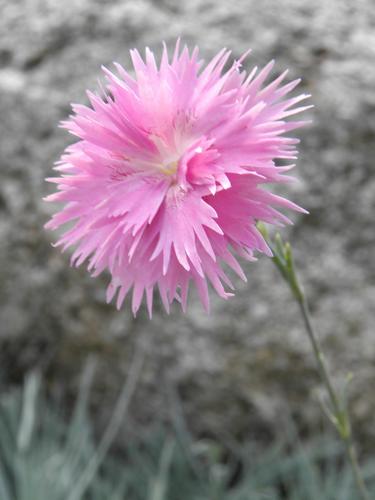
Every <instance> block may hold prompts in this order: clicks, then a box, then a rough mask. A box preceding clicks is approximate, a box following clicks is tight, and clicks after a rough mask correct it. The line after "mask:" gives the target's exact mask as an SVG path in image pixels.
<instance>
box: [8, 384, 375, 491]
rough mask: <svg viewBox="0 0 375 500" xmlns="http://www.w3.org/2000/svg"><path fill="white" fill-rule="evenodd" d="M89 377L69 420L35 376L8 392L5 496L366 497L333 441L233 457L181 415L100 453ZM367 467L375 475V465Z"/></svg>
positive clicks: (250, 449)
mask: <svg viewBox="0 0 375 500" xmlns="http://www.w3.org/2000/svg"><path fill="white" fill-rule="evenodd" d="M89 379H90V376H86V377H85V378H84V379H83V383H82V387H81V390H80V394H79V397H78V400H77V404H76V407H75V410H74V413H73V416H72V418H71V420H70V422H69V423H68V424H65V423H64V422H63V420H62V419H61V418H60V417H58V416H57V413H56V412H54V411H53V410H52V409H51V408H50V407H49V406H48V405H46V403H45V402H44V401H43V398H42V397H41V396H40V378H39V377H38V376H37V375H35V374H32V375H30V376H29V377H28V379H27V381H26V383H25V387H24V389H23V391H22V392H19V391H14V392H12V393H10V394H7V395H4V396H2V397H1V400H0V499H1V500H84V499H89V500H125V499H126V500H224V499H225V500H281V499H288V500H356V499H357V497H356V494H355V492H354V491H353V489H352V480H351V475H350V471H349V470H348V469H347V468H346V467H343V466H342V465H341V466H340V465H339V460H338V457H339V456H340V455H341V453H340V449H338V447H337V446H338V445H337V444H334V443H335V441H334V440H330V439H329V440H327V439H325V440H321V441H320V442H318V443H317V442H315V443H314V444H313V445H309V446H307V445H305V446H303V447H302V446H301V445H300V444H296V443H294V445H292V444H293V443H291V440H290V439H289V440H288V443H284V444H278V445H276V446H274V447H272V448H270V449H268V450H266V451H264V450H263V449H260V448H259V447H256V446H255V445H253V446H251V445H247V446H243V447H242V449H240V450H238V451H235V452H233V453H232V454H231V457H230V458H228V457H225V459H224V454H223V450H222V448H221V446H220V445H219V444H218V443H216V442H213V441H209V440H201V441H193V440H192V439H191V437H190V436H189V435H188V433H187V432H185V431H184V430H183V429H184V427H183V425H179V424H178V422H177V424H176V426H175V430H174V431H173V432H171V431H169V432H167V431H165V430H163V427H162V426H159V427H158V428H155V430H154V431H153V432H149V433H148V434H147V435H144V436H143V437H142V438H139V439H138V440H133V441H132V442H129V443H128V445H127V447H126V449H124V450H123V451H122V453H121V455H114V454H111V453H109V454H102V455H100V456H99V455H98V445H97V444H95V440H94V438H93V435H92V430H91V429H92V426H91V423H90V420H89V418H88V414H87V400H88V395H89V386H90V383H89V382H90V381H89ZM180 423H181V422H180ZM123 425H124V428H126V420H125V422H124V424H123ZM96 457H97V458H98V460H97V461H96V465H97V466H96V467H93V466H92V464H93V459H94V462H95V458H96ZM365 470H366V471H367V475H371V472H372V473H373V472H375V464H371V463H368V464H367V465H366V467H365ZM82 478H85V480H82ZM373 495H374V498H375V490H373Z"/></svg>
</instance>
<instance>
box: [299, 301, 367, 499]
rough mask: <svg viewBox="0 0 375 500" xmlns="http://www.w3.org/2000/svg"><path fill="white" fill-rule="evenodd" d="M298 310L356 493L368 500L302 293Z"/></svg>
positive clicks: (346, 420)
mask: <svg viewBox="0 0 375 500" xmlns="http://www.w3.org/2000/svg"><path fill="white" fill-rule="evenodd" d="M297 302H298V305H299V308H300V310H301V314H302V317H303V321H304V323H305V328H306V332H307V334H308V337H309V339H310V342H311V345H312V348H313V351H314V355H315V359H316V362H317V364H318V371H319V374H320V376H321V378H322V380H323V383H324V384H325V386H326V388H327V391H328V394H329V399H330V401H331V405H332V408H333V416H334V418H335V422H334V423H335V426H336V428H337V430H338V433H339V436H340V438H341V439H342V441H343V442H344V445H345V451H346V455H347V457H348V460H349V463H350V466H351V469H352V472H353V476H354V480H355V483H356V486H357V489H358V492H359V494H360V497H361V498H362V500H370V496H369V493H368V491H367V489H366V485H365V482H364V480H363V477H362V471H361V469H360V466H359V462H358V457H357V453H356V451H355V447H354V443H353V438H352V432H351V426H350V421H349V415H348V412H347V410H346V408H345V407H343V406H342V404H341V403H340V399H339V397H338V395H337V393H336V391H335V389H334V386H333V384H332V381H331V377H330V375H329V372H328V369H327V366H326V362H325V358H324V355H323V352H322V349H321V346H320V342H319V339H318V337H317V335H316V333H315V331H314V328H313V325H312V322H311V316H310V312H309V308H308V305H307V301H306V298H305V296H304V295H303V293H301V299H300V300H298V301H297Z"/></svg>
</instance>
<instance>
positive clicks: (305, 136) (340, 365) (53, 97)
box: [0, 0, 375, 446]
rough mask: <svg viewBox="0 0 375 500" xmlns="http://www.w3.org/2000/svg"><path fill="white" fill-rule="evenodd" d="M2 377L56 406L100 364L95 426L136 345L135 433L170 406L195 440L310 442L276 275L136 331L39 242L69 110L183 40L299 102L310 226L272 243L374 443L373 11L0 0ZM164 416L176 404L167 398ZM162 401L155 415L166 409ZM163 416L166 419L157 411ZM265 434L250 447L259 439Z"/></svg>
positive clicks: (272, 0)
mask: <svg viewBox="0 0 375 500" xmlns="http://www.w3.org/2000/svg"><path fill="white" fill-rule="evenodd" d="M0 11H1V13H2V15H1V19H0V90H1V94H0V116H1V122H0V163H1V165H0V168H1V170H0V172H1V184H0V211H1V214H2V216H1V219H0V298H1V303H0V342H1V347H0V367H1V368H0V370H1V375H2V377H1V381H2V384H3V385H6V384H9V383H19V382H20V380H21V379H22V377H23V374H24V373H25V372H26V371H27V370H28V369H30V368H32V367H34V366H41V367H42V368H43V369H44V370H45V372H46V376H47V377H48V380H49V381H50V387H51V390H52V391H55V392H57V393H60V392H61V391H62V392H63V393H64V394H68V393H69V392H72V391H73V392H74V391H75V389H76V380H77V374H78V373H79V372H80V371H81V369H82V365H83V363H84V360H85V358H86V357H87V355H88V354H90V353H91V354H92V353H96V354H97V355H98V356H99V359H100V364H99V366H100V368H99V372H100V373H99V374H98V377H97V384H96V388H95V394H94V403H93V404H94V405H95V407H96V409H97V410H98V412H97V415H98V422H104V421H105V419H106V417H107V415H108V408H109V407H110V406H111V404H112V402H113V398H114V397H115V394H116V393H117V392H118V390H119V387H120V385H121V383H122V382H121V381H122V377H123V376H124V373H125V371H126V366H127V364H128V360H129V356H130V353H131V349H132V345H133V344H134V339H135V338H136V337H137V336H138V335H139V334H142V335H144V336H145V338H146V339H147V343H148V345H149V351H150V353H149V357H148V362H147V366H146V369H145V372H144V377H143V378H144V379H143V381H142V384H141V387H140V391H139V395H138V397H137V399H136V409H135V410H134V415H133V418H134V422H135V423H138V424H140V425H144V424H145V423H147V422H149V421H150V420H152V419H154V418H155V415H157V414H160V415H161V416H163V415H164V416H165V415H166V414H167V413H168V408H169V406H168V405H170V404H171V403H170V401H171V398H170V397H169V396H168V395H169V394H176V392H177V393H178V394H179V398H180V400H181V401H180V402H181V405H182V409H183V412H184V413H185V414H186V417H187V421H188V425H189V426H190V427H191V428H192V429H193V430H194V431H195V432H197V433H214V434H220V435H225V434H226V433H228V434H231V435H233V434H234V435H236V436H243V435H248V434H252V433H255V432H259V433H261V435H264V436H267V435H272V434H273V433H275V432H277V431H278V430H280V425H281V424H280V415H287V414H289V413H291V414H293V415H295V416H296V418H297V419H298V420H299V422H301V425H302V426H306V427H310V426H316V425H317V424H318V423H319V422H320V421H321V420H320V418H321V417H320V413H319V408H318V407H317V405H316V401H315V400H314V399H313V398H312V393H313V391H314V390H315V388H316V386H317V385H318V378H317V376H316V374H315V371H314V362H313V359H312V357H311V353H310V348H309V345H308V341H307V338H306V336H305V334H304V332H303V329H302V323H301V320H300V318H299V317H298V312H297V308H296V306H295V305H294V304H293V302H292V299H291V297H290V295H289V293H288V291H287V289H286V287H285V285H284V284H283V283H282V282H281V280H280V279H279V278H278V276H277V274H276V271H275V269H274V268H273V265H272V263H271V262H270V261H269V260H268V259H267V258H265V257H261V259H260V261H259V262H258V263H254V264H251V265H246V266H245V268H246V272H247V275H248V278H249V280H248V283H247V284H243V283H236V284H237V285H238V292H237V294H236V297H235V298H233V299H232V300H230V301H228V302H223V301H221V300H220V299H218V298H216V297H215V296H214V294H212V313H211V315H210V316H208V317H207V316H205V314H204V313H203V312H202V310H201V307H200V306H199V304H198V301H197V299H196V297H195V296H192V297H191V300H190V310H189V313H188V314H187V315H186V316H183V315H182V314H181V313H180V311H179V309H178V307H174V308H173V309H172V313H171V315H170V316H169V317H167V316H166V315H165V313H164V312H162V310H161V307H160V305H159V306H157V308H156V314H155V318H154V319H153V321H152V322H150V321H148V319H147V318H146V316H145V315H144V312H142V313H141V314H140V316H139V317H138V318H137V319H133V318H132V317H131V314H130V312H129V306H128V305H126V306H125V307H124V309H123V310H122V311H121V312H117V311H116V310H115V308H114V307H113V306H112V305H106V304H105V285H106V282H107V280H108V277H103V278H101V279H96V280H91V279H90V277H89V276H88V275H87V273H86V271H85V270H84V269H79V270H77V269H71V268H69V256H68V255H60V253H59V252H58V251H57V250H55V249H54V248H52V247H51V245H50V243H51V241H53V239H54V236H53V235H51V234H47V233H46V232H45V231H44V230H43V224H44V223H45V222H46V221H47V219H48V218H49V216H50V215H51V213H52V211H53V207H52V206H49V205H47V204H45V203H44V202H43V201H42V197H43V196H44V195H46V194H47V193H48V192H50V190H51V188H50V187H49V186H47V184H46V183H45V182H44V178H45V177H46V176H49V175H50V174H51V168H52V165H53V162H54V161H55V160H57V159H58V157H59V155H60V154H61V152H62V151H63V149H64V147H65V146H66V145H67V144H68V143H69V142H71V140H72V139H71V138H69V137H68V135H67V134H66V133H65V132H63V131H61V130H59V129H58V128H57V124H58V122H59V120H61V119H63V118H65V117H66V116H67V114H68V113H69V103H70V102H71V101H74V102H85V101H86V97H85V92H84V91H85V89H86V88H93V87H95V86H96V82H97V78H98V76H99V75H100V65H101V64H105V65H110V64H111V62H112V61H119V62H120V63H122V64H123V65H124V66H126V67H128V68H129V67H130V61H129V55H128V50H129V49H130V48H132V47H134V46H136V47H138V48H140V49H142V48H143V47H144V46H145V45H149V46H151V47H152V48H154V49H155V50H156V52H158V53H160V42H161V40H162V39H164V40H165V41H166V42H167V43H173V42H174V40H175V39H176V37H178V36H180V35H181V36H182V38H183V39H184V40H186V41H187V42H188V43H189V44H195V43H196V44H198V45H199V46H200V47H201V51H202V53H203V55H204V56H205V57H206V58H209V57H210V56H212V55H213V54H214V53H215V52H216V51H217V50H218V49H220V48H221V47H222V46H226V47H229V48H231V49H232V50H233V56H234V57H238V56H239V55H240V54H241V53H242V52H243V51H244V50H246V49H247V48H248V47H249V46H250V47H252V49H253V54H252V56H251V58H250V59H249V61H248V63H247V64H248V65H249V67H250V66H251V65H253V64H259V65H264V64H265V63H267V62H268V61H269V60H270V59H271V58H275V59H276V63H277V64H276V69H275V72H281V71H282V70H283V69H285V67H288V68H290V78H291V79H292V78H294V77H296V76H302V77H303V83H302V87H301V88H302V89H303V90H305V91H309V92H311V93H312V95H313V97H312V100H313V102H314V104H315V109H314V110H313V111H312V112H311V113H310V115H311V116H312V118H313V125H312V126H309V127H308V128H305V129H304V130H303V131H302V132H300V133H299V137H300V138H301V147H300V151H301V155H300V160H299V162H298V168H297V170H296V173H297V174H298V176H299V178H300V179H301V183H300V184H299V185H298V186H297V185H296V186H294V187H288V188H285V189H283V191H282V192H283V193H285V194H288V196H291V197H292V198H293V199H294V200H295V201H296V202H297V203H300V204H301V205H303V206H304V207H306V208H307V209H308V210H309V211H310V212H311V213H310V215H309V216H296V215H295V216H294V217H293V218H294V220H295V225H294V226H293V227H292V228H288V229H285V231H284V235H285V236H287V237H289V238H290V240H291V241H292V243H293V247H294V248H295V254H296V261H297V264H298V267H299V268H300V269H301V275H302V276H303V281H304V283H305V288H306V290H307V292H308V295H309V297H310V301H311V307H312V311H313V314H314V318H315V323H316V326H317V328H318V330H319V331H320V332H321V336H322V339H323V343H324V346H325V348H326V351H327V353H328V360H329V363H330V366H331V368H332V371H334V372H335V373H336V374H337V380H338V381H339V380H342V378H343V377H344V376H345V374H346V372H347V371H349V370H350V371H353V372H354V373H355V374H356V379H355V382H354V383H353V384H352V386H351V390H350V393H351V397H352V400H353V407H352V413H353V415H354V418H355V420H356V422H357V424H358V426H357V428H358V434H359V437H361V438H362V439H363V441H362V442H363V443H364V437H366V439H367V441H366V443H367V445H368V446H370V444H369V443H373V440H374V427H373V425H372V415H373V413H374V410H375V397H374V394H373V391H372V390H371V387H372V386H373V379H374V360H375V342H374V339H373V336H374V310H375V267H374V263H373V249H374V243H375V231H374V223H373V212H374V209H375V177H374V173H373V172H374V165H373V162H374V157H375V141H374V132H375V91H374V81H375V37H374V30H373V27H374V23H375V10H374V8H373V2H372V1H371V0H362V1H357V2H349V1H342V0H332V1H330V2H327V1H325V0H316V1H315V2H310V1H307V0H303V1H301V0H285V1H283V2H280V1H278V0H265V1H263V2H257V1H255V0H254V1H245V0H238V1H237V2H225V1H220V2H218V1H207V0H191V1H190V2H173V1H172V0H159V1H156V0H155V1H153V2H152V1H150V0H149V1H146V0H141V1H138V2H134V1H124V0H121V1H120V0H118V1H115V0H108V1H106V2H102V1H95V0H70V1H69V2H60V1H58V0H44V1H43V2H40V1H37V0H28V1H25V0H23V1H19V2H9V1H8V0H2V1H0ZM172 400H173V401H175V398H174V399H173V398H172ZM166 402H169V403H168V404H166ZM166 409H167V410H166ZM262 433H263V434H262Z"/></svg>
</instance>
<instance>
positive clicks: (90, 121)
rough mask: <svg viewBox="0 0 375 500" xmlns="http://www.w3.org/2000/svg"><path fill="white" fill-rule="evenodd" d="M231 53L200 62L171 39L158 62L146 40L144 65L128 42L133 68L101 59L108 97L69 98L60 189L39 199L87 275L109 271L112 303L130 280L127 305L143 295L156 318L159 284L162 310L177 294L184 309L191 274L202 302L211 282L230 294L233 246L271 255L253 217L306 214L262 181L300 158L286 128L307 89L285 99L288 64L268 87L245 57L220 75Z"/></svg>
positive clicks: (275, 219)
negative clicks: (58, 206)
mask: <svg viewBox="0 0 375 500" xmlns="http://www.w3.org/2000/svg"><path fill="white" fill-rule="evenodd" d="M229 55H230V52H229V51H227V50H225V49H223V50H222V51H221V52H219V53H218V54H217V55H216V56H215V57H214V58H213V59H212V61H211V62H210V63H209V64H208V65H207V66H206V67H204V68H202V62H201V61H200V60H199V59H198V49H197V48H195V49H194V50H193V52H192V53H191V54H190V53H189V51H188V49H187V48H186V47H185V48H184V49H183V50H182V51H180V49H179V43H178V42H177V45H176V48H175V51H174V55H173V58H172V61H169V59H168V53H167V49H166V47H165V46H164V50H163V55H162V59H161V63H160V66H159V67H158V66H157V64H156V62H155V59H154V56H153V53H152V52H151V51H150V50H149V49H146V56H145V62H144V61H143V60H142V58H141V57H140V55H139V53H138V52H137V51H136V50H133V51H131V57H132V61H133V65H134V68H135V77H134V78H133V77H131V76H130V75H129V74H128V73H127V72H126V71H125V70H124V68H122V67H121V66H120V65H119V64H115V66H116V69H117V72H118V75H119V76H116V75H115V74H113V73H111V72H110V71H109V70H108V69H106V68H103V71H104V73H105V75H106V78H107V84H106V90H104V95H103V96H102V97H100V96H98V95H95V94H93V93H91V92H88V93H87V94H88V97H89V99H90V103H91V107H87V106H83V105H78V104H75V105H73V111H74V113H75V114H74V115H72V116H71V117H70V119H69V120H68V121H66V122H63V123H62V126H63V127H64V128H67V129H68V130H69V131H70V132H71V133H72V134H73V135H75V136H77V137H78V138H79V140H78V142H76V143H75V144H73V145H71V146H69V147H68V148H67V149H66V151H65V153H64V154H63V156H62V159H61V161H59V162H58V163H57V167H56V170H58V171H59V172H61V176H60V177H57V178H50V179H47V180H49V181H50V182H54V183H56V184H57V187H58V192H57V193H55V194H52V195H51V196H48V197H47V198H46V199H47V200H48V201H53V202H55V201H58V202H63V203H64V204H65V205H64V207H63V208H62V210H61V211H59V212H58V213H56V214H55V215H54V216H53V217H52V219H51V220H50V221H49V222H48V224H47V225H46V227H47V228H49V229H56V228H58V227H59V226H60V225H62V224H65V223H67V222H71V221H74V224H73V225H72V224H70V228H69V229H67V230H66V232H65V233H64V234H63V236H61V238H60V239H59V240H58V242H57V245H59V246H62V248H63V250H65V249H66V248H68V247H70V246H72V245H75V246H76V249H75V251H74V253H73V255H72V259H71V261H72V264H74V265H76V266H78V265H80V264H82V263H83V262H84V261H85V260H87V259H89V265H88V269H89V271H91V272H92V273H93V275H94V276H97V275H99V274H100V273H101V272H102V271H104V270H105V269H108V270H109V271H110V273H111V276H112V280H111V283H110V285H109V287H108V291H107V300H108V301H110V300H111V299H112V298H113V297H114V295H115V294H116V293H117V292H118V295H117V307H118V308H119V307H120V306H121V305H122V303H123V301H124V298H125V296H126V295H127V293H128V292H129V291H130V290H131V289H132V295H133V297H132V310H133V313H134V314H135V313H136V312H137V310H138V308H139V306H140V304H141V302H142V298H143V295H144V294H145V296H146V302H147V306H148V311H149V314H150V316H151V314H152V300H153V290H154V287H155V286H158V288H159V292H160V295H161V299H162V301H163V304H164V306H165V308H166V310H167V311H169V306H170V303H171V302H172V301H173V299H177V300H178V301H179V302H180V303H181V305H182V308H183V310H184V311H185V309H186V302H187V295H188V288H189V283H190V282H193V283H194V284H195V286H196V289H197V291H198V294H199V296H200V299H201V301H202V303H203V305H204V307H205V309H206V310H208V308H209V295H208V288H207V281H209V282H210V283H211V285H212V286H213V288H214V289H215V290H216V292H217V293H218V294H219V295H220V296H221V297H223V298H224V299H226V298H228V297H229V296H231V295H232V293H228V292H227V291H226V290H225V288H224V285H226V286H227V287H228V288H229V289H232V290H233V286H232V284H231V281H230V279H229V277H228V276H227V274H226V272H225V271H224V270H223V268H222V265H223V264H226V265H227V266H229V267H230V268H232V269H233V270H234V271H235V272H236V273H237V274H238V275H239V276H240V277H241V278H242V279H244V280H246V278H245V275H244V273H243V271H242V269H241V267H240V265H239V263H238V262H237V260H236V258H235V256H234V255H233V254H237V255H239V256H241V257H243V258H245V259H247V260H254V251H258V252H263V253H265V254H267V255H271V252H270V249H269V248H268V246H267V244H266V242H265V241H264V239H263V238H262V236H261V234H260V233H259V231H258V230H257V228H256V225H255V224H256V221H257V220H260V221H264V222H266V223H271V224H276V225H280V224H283V223H290V220H289V219H288V218H287V217H286V216H285V215H283V214H281V213H280V212H279V211H278V210H277V209H276V208H275V207H283V208H288V209H293V210H297V211H301V212H303V211H304V210H303V209H301V208H300V207H298V206H297V205H295V204H294V203H292V202H291V201H288V200H286V199H284V198H282V197H280V196H276V195H275V194H272V193H270V192H269V191H268V190H265V189H263V188H264V186H268V184H270V183H283V182H287V181H289V180H290V179H291V178H290V177H288V176H286V175H284V172H285V171H287V170H289V169H290V168H291V167H292V165H288V166H276V165H275V161H274V160H277V159H283V160H285V159H286V160H292V159H294V158H296V150H295V145H296V144H297V143H298V140H297V139H293V138H289V137H285V136H284V133H286V132H289V131H290V130H293V129H295V128H297V127H300V126H301V125H302V124H303V123H305V122H301V121H289V122H287V121H285V118H286V117H288V116H291V115H294V114H296V113H298V112H300V111H302V110H304V109H306V108H308V107H309V106H305V107H294V106H295V105H296V104H297V103H299V102H300V101H302V100H304V99H306V97H309V96H307V95H304V94H302V95H299V96H297V97H293V98H289V99H285V96H286V94H288V93H289V92H290V91H292V90H293V89H294V88H295V87H296V85H297V84H298V83H299V80H295V81H293V82H291V83H287V84H284V85H282V86H281V82H282V81H283V79H284V77H285V75H286V73H287V72H284V73H283V74H282V75H280V76H279V77H278V78H276V79H275V80H273V81H272V82H271V83H269V84H268V85H267V86H263V84H264V81H265V80H266V78H267V77H268V75H269V73H270V71H271V69H272V67H273V62H271V63H269V64H268V65H267V66H266V67H265V68H264V69H262V70H261V71H259V72H258V71H257V68H254V69H253V70H252V71H251V73H250V74H249V75H247V74H246V72H245V71H242V70H241V63H242V61H243V59H244V58H245V56H246V55H247V54H245V55H244V56H243V57H242V58H241V59H240V60H239V61H235V62H234V64H233V65H232V67H231V68H230V69H229V70H228V71H225V72H224V71H223V69H224V66H225V64H226V62H227V60H228V58H229ZM284 164H285V161H284Z"/></svg>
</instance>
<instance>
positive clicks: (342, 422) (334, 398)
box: [257, 222, 370, 500]
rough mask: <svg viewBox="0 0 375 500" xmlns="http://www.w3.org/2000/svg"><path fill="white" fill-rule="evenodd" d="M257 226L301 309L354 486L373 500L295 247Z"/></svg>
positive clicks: (263, 226)
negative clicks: (300, 273)
mask: <svg viewBox="0 0 375 500" xmlns="http://www.w3.org/2000/svg"><path fill="white" fill-rule="evenodd" d="M257 227H258V230H259V231H260V233H261V234H262V236H263V238H264V239H265V240H266V241H267V243H268V244H269V245H270V247H271V250H272V253H273V259H272V260H273V262H274V264H275V265H276V267H277V268H278V270H279V271H280V274H281V276H282V277H283V278H284V280H285V281H286V282H287V283H288V285H289V288H290V290H291V292H292V295H293V297H294V299H295V300H296V302H297V304H298V306H299V308H300V311H301V314H302V318H303V321H304V324H305V328H306V332H307V335H308V337H309V339H310V342H311V346H312V349H313V353H314V356H315V359H316V362H317V365H318V371H319V374H320V376H321V378H322V381H323V383H324V385H325V386H326V389H327V392H328V395H329V400H330V403H331V409H330V410H329V411H328V412H327V413H328V416H329V418H330V420H331V421H332V423H333V424H334V426H335V427H336V430H337V432H338V434H339V436H340V438H341V440H342V441H343V443H344V445H345V452H346V455H347V457H348V460H349V464H350V466H351V468H352V471H353V476H354V480H355V484H356V486H357V489H358V492H359V494H360V497H361V499H362V500H370V495H369V493H368V491H367V488H366V485H365V482H364V480H363V476H362V471H361V468H360V466H359V462H358V457H357V453H356V451H355V447H354V443H353V437H352V429H351V425H350V418H349V413H348V410H347V406H346V403H345V402H344V401H343V400H342V399H341V398H340V397H339V396H338V394H337V392H336V390H335V387H334V385H333V383H332V381H331V377H330V374H329V371H328V369H327V365H326V361H325V358H324V355H323V351H322V349H321V346H320V342H319V339H318V336H317V334H316V332H315V330H314V327H313V325H312V321H311V315H310V311H309V307H308V304H307V300H306V296H305V294H304V292H303V289H302V287H301V285H300V283H299V280H298V277H297V273H296V269H295V266H294V260H293V253H292V248H291V246H290V244H289V243H284V242H283V240H282V239H281V236H280V234H279V233H277V234H276V235H275V239H274V244H273V243H272V242H271V239H270V237H269V234H268V231H267V228H266V227H265V225H264V224H262V223H261V222H259V223H258V225H257Z"/></svg>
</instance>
